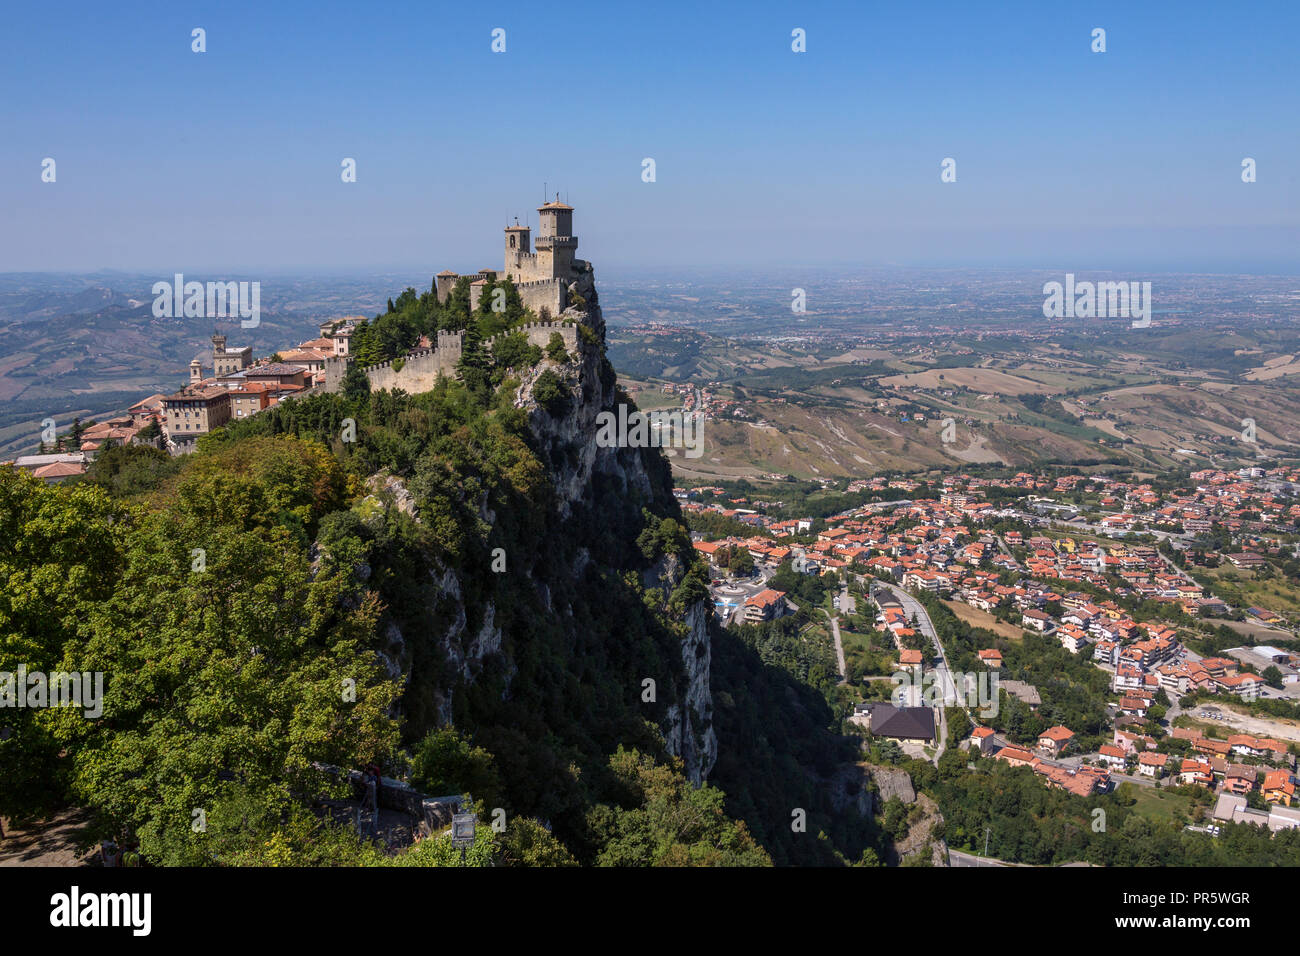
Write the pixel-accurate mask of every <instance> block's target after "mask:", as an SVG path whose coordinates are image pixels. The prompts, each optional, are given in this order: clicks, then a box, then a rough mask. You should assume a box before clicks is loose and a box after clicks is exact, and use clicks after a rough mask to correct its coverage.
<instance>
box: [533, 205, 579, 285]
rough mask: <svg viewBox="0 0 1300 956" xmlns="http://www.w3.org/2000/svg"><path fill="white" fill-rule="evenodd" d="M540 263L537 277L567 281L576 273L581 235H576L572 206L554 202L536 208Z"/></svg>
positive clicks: (538, 263)
mask: <svg viewBox="0 0 1300 956" xmlns="http://www.w3.org/2000/svg"><path fill="white" fill-rule="evenodd" d="M537 223H538V225H537V243H536V247H537V265H538V275H537V276H535V278H538V279H564V280H566V281H567V280H568V278H569V275H570V274H571V273H572V272H573V253H574V252H575V251H576V250H577V248H578V238H577V236H575V235H574V234H573V207H572V206H570V205H568V204H567V203H562V202H560V196H559V194H558V193H557V194H556V196H555V202H548V203H546V204H544V205H541V206H538V207H537Z"/></svg>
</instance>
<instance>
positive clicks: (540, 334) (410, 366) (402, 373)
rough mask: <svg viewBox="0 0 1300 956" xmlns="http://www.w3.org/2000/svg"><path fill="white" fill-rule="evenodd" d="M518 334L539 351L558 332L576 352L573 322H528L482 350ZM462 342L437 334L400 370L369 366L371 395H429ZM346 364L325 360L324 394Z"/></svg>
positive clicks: (450, 369)
mask: <svg viewBox="0 0 1300 956" xmlns="http://www.w3.org/2000/svg"><path fill="white" fill-rule="evenodd" d="M517 332H523V333H524V334H525V335H526V336H527V337H528V344H529V345H537V346H540V347H541V348H546V346H547V344H548V343H549V342H550V341H551V335H552V334H553V333H556V332H558V333H559V334H560V338H562V339H563V340H564V347H565V349H566V350H568V351H569V352H577V351H578V327H577V325H575V324H573V323H572V322H570V323H568V324H565V323H563V322H530V323H529V324H528V325H522V326H520V327H519V328H517V329H510V330H509V331H507V332H503V333H501V335H496V336H493V337H492V338H490V339H488V340H486V341H485V342H484V343H483V347H484V348H485V349H487V350H491V348H492V345H493V343H494V342H496V341H497V339H499V338H503V337H504V336H507V335H514V334H515V333H517ZM464 338H465V333H464V332H439V333H438V336H437V341H436V342H435V344H434V345H433V347H432V348H427V349H420V350H419V351H416V352H411V353H410V354H409V355H407V356H405V358H404V361H403V362H402V363H401V368H400V369H399V368H395V367H394V362H396V361H397V360H396V359H394V360H392V361H388V362H380V363H379V364H378V365H371V366H368V367H367V368H364V369H362V371H363V372H365V373H366V378H368V379H369V380H370V389H371V391H376V392H377V391H381V390H382V389H390V390H391V389H396V388H400V389H401V390H402V391H404V392H406V393H407V394H409V395H414V394H416V393H418V392H428V391H431V390H432V389H433V387H434V386H435V385H436V384H437V382H438V376H439V375H446V376H448V377H452V376H454V375H455V374H456V366H457V365H459V364H460V358H461V353H462V351H463V348H464ZM348 362H349V359H347V358H345V357H342V356H331V357H329V358H327V359H326V360H325V388H324V390H325V391H327V392H337V391H339V389H341V388H342V387H343V376H344V375H346V374H347V370H348Z"/></svg>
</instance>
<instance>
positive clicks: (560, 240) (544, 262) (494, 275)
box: [434, 195, 591, 318]
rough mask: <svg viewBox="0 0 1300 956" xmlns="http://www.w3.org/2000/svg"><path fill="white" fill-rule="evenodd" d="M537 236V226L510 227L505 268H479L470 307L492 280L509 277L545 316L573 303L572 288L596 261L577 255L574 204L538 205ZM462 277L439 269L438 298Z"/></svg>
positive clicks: (444, 298) (442, 299)
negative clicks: (570, 291) (569, 293)
mask: <svg viewBox="0 0 1300 956" xmlns="http://www.w3.org/2000/svg"><path fill="white" fill-rule="evenodd" d="M537 217H538V227H537V242H536V243H532V242H531V239H532V230H531V229H529V228H528V227H527V226H521V225H519V220H518V219H516V220H515V224H514V225H513V226H506V228H505V268H503V269H502V270H500V271H499V272H498V271H497V270H496V269H480V270H479V271H478V272H477V273H475V274H474V279H473V280H472V281H471V282H470V287H469V304H470V308H471V309H473V308H476V307H477V306H478V300H479V297H480V296H482V294H483V288H484V286H486V285H487V283H488V280H489V279H491V280H497V279H504V278H506V277H509V278H510V281H511V282H513V283H514V285H515V288H516V289H518V290H519V297H520V298H521V299H522V300H523V303H524V307H525V308H528V309H532V310H533V311H534V312H536V313H537V314H538V315H539V316H541V317H542V318H547V317H549V316H555V315H559V314H560V313H561V312H563V311H564V309H565V307H566V306H567V305H568V289H569V286H570V285H572V284H573V283H575V282H578V281H580V280H581V279H583V278H584V277H586V276H589V275H590V274H591V263H589V262H585V261H583V260H582V259H576V258H574V253H575V252H576V251H577V249H578V237H577V236H575V235H574V234H573V207H572V206H570V205H568V204H567V203H562V202H560V199H559V196H558V195H557V196H556V198H555V202H548V203H544V204H543V205H541V206H538V207H537ZM459 278H460V275H459V274H458V273H455V272H452V271H450V270H446V269H445V270H443V271H442V272H439V273H438V275H437V276H436V277H435V278H434V284H435V288H436V290H437V293H438V301H439V302H446V301H447V296H449V295H451V290H452V289H453V288H454V287H455V285H456V281H457V280H458V279H459Z"/></svg>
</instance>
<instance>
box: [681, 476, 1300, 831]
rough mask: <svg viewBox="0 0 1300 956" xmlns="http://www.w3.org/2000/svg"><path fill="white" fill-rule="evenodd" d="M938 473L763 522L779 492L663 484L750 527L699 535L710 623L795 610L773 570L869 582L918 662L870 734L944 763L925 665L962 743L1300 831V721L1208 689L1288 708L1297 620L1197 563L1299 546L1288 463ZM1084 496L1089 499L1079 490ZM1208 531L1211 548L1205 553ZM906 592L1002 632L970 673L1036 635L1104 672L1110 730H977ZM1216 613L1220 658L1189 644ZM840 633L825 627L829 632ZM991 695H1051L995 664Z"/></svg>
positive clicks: (778, 506)
mask: <svg viewBox="0 0 1300 956" xmlns="http://www.w3.org/2000/svg"><path fill="white" fill-rule="evenodd" d="M940 481H941V484H940V486H939V487H938V488H937V489H936V488H934V487H930V488H928V489H927V490H928V491H929V493H930V495H931V496H930V497H924V498H912V497H905V498H902V497H896V498H895V500H876V501H868V502H867V503H864V504H863V505H861V506H859V507H855V508H852V509H850V510H849V511H847V512H844V513H840V514H835V515H831V516H829V517H826V518H825V519H817V520H815V519H813V518H811V517H808V518H803V519H798V518H790V517H773V516H772V515H770V514H769V512H776V513H777V514H783V513H784V509H783V507H782V503H781V502H773V501H766V500H755V499H754V498H753V497H751V496H736V495H729V494H728V493H727V492H726V491H725V489H723V488H722V487H720V486H717V485H711V486H710V485H702V486H699V487H694V488H689V489H686V488H679V489H677V491H676V493H677V495H678V497H679V499H680V500H681V501H682V507H683V509H684V510H685V511H686V512H687V513H688V514H693V515H710V514H711V515H713V516H715V517H720V518H725V519H730V520H731V521H733V522H735V523H737V524H738V525H744V526H747V527H749V528H752V529H753V533H752V535H748V536H746V535H742V534H740V533H734V534H731V535H728V536H725V537H716V538H715V539H714V540H704V538H703V536H702V535H698V534H697V535H696V537H697V539H698V540H696V542H695V547H696V549H697V550H698V551H699V552H700V553H701V554H703V555H704V556H705V557H707V558H708V559H709V560H710V563H711V569H712V572H713V573H712V574H711V577H712V578H713V588H712V590H713V593H714V599H715V608H716V611H717V614H718V617H719V619H720V620H721V621H723V623H727V624H741V623H755V622H762V621H768V620H772V619H773V618H774V617H779V616H780V615H782V614H789V613H793V611H792V610H791V606H790V602H789V600H788V595H787V594H784V593H782V592H781V591H779V590H774V589H772V588H771V587H770V586H769V585H768V582H769V581H770V579H771V578H772V577H773V575H774V574H775V573H776V572H777V569H779V568H781V567H782V566H787V567H788V568H789V569H791V570H794V571H797V572H801V573H805V574H813V575H823V576H826V575H829V576H831V577H833V578H835V579H837V580H839V581H842V582H843V587H844V588H845V594H846V595H847V594H848V589H849V588H852V587H855V586H858V585H864V586H865V587H864V588H863V589H862V593H863V594H864V595H869V596H870V597H871V598H872V601H873V603H874V605H875V607H876V609H877V611H878V614H877V615H876V618H875V625H876V627H877V628H878V629H879V630H880V631H881V632H883V634H884V635H887V640H888V643H889V645H890V646H892V647H893V648H894V650H895V651H896V655H897V657H896V663H895V664H894V665H893V666H894V667H895V669H896V670H897V671H899V672H901V673H903V674H911V675H913V676H912V684H911V686H910V688H908V689H909V690H910V691H911V693H910V694H909V693H902V694H899V695H897V696H896V699H893V700H890V701H881V700H873V699H870V698H868V699H866V700H863V701H862V702H860V703H859V704H858V705H857V706H856V708H855V713H854V717H853V720H854V721H855V722H858V723H860V724H861V725H862V726H863V727H865V728H866V729H868V730H869V732H870V733H871V734H872V735H873V736H874V737H877V738H889V739H892V740H894V741H896V742H897V743H898V744H899V745H901V746H902V747H903V748H904V750H905V751H906V752H907V753H909V754H912V755H913V756H918V757H922V758H924V759H935V760H937V758H938V756H939V755H940V754H941V753H942V749H943V741H944V737H945V732H944V731H943V729H942V727H941V726H940V727H938V728H937V727H936V724H938V723H939V720H940V718H941V717H942V714H943V711H944V709H945V708H944V707H942V706H934V704H933V702H931V705H930V706H925V705H923V703H922V701H921V700H920V699H919V695H918V694H917V693H916V691H917V690H918V689H919V687H920V686H921V680H920V679H919V678H921V677H922V676H923V675H925V674H928V673H929V671H930V669H931V668H933V669H935V670H936V671H939V672H940V673H939V674H937V675H932V676H933V677H937V683H938V685H939V686H947V687H950V688H954V689H955V692H949V693H946V694H944V699H943V700H942V701H941V703H943V704H946V705H949V706H951V705H952V704H959V705H962V706H963V707H964V708H965V709H966V710H967V713H968V715H969V717H970V718H971V725H972V726H971V730H970V733H969V735H968V736H967V738H966V739H965V740H964V742H963V746H965V747H968V748H970V751H971V753H972V754H978V755H981V756H985V757H991V758H993V759H995V760H1000V761H1004V762H1007V763H1009V764H1011V765H1013V766H1027V767H1030V768H1031V769H1033V770H1034V772H1035V773H1036V774H1038V775H1039V776H1040V777H1041V779H1042V781H1043V783H1044V785H1045V786H1047V787H1054V788H1059V789H1064V790H1067V791H1069V792H1070V793H1074V794H1077V795H1080V796H1089V795H1092V794H1095V793H1106V792H1110V791H1112V790H1113V789H1114V788H1115V787H1116V786H1117V785H1118V783H1120V782H1124V781H1128V782H1130V783H1132V784H1134V785H1136V786H1144V787H1171V786H1172V787H1177V786H1195V787H1201V788H1206V789H1207V790H1209V791H1212V792H1213V794H1214V795H1215V796H1216V798H1217V800H1216V802H1215V804H1214V806H1213V810H1212V812H1211V813H1210V817H1211V819H1212V820H1213V821H1218V822H1224V821H1236V822H1252V823H1257V824H1260V825H1264V826H1268V827H1269V828H1270V829H1272V830H1278V829H1285V828H1292V827H1296V826H1300V806H1296V807H1294V808H1293V806H1292V805H1293V802H1294V800H1295V792H1296V785H1297V779H1296V777H1295V760H1296V753H1297V749H1298V744H1300V735H1297V734H1295V731H1294V727H1293V726H1292V727H1291V729H1290V730H1289V733H1290V734H1291V736H1290V737H1289V738H1284V737H1281V736H1276V735H1273V734H1271V733H1269V732H1266V729H1267V728H1269V727H1272V726H1273V723H1274V722H1273V721H1270V720H1268V719H1267V718H1266V717H1265V716H1264V715H1259V714H1255V713H1253V712H1251V713H1250V714H1249V715H1243V714H1240V713H1237V712H1235V711H1234V712H1231V713H1229V712H1228V707H1227V706H1226V704H1225V705H1222V706H1217V707H1216V706H1214V705H1213V704H1212V703H1208V702H1207V700H1209V701H1212V700H1214V699H1216V698H1218V699H1223V700H1225V701H1229V700H1236V701H1239V702H1241V704H1243V705H1249V704H1251V703H1252V702H1255V701H1264V700H1270V699H1271V700H1277V701H1281V702H1286V703H1288V704H1290V705H1294V704H1295V703H1297V702H1300V653H1297V652H1296V651H1295V650H1292V649H1289V648H1293V647H1294V646H1295V645H1294V640H1295V633H1294V631H1293V630H1291V626H1290V624H1289V622H1288V619H1287V618H1286V616H1284V615H1283V614H1282V613H1279V612H1277V611H1274V610H1269V609H1266V608H1263V607H1260V606H1257V605H1255V604H1250V605H1246V606H1241V605H1238V604H1235V603H1233V602H1231V601H1229V600H1226V599H1225V598H1224V597H1222V596H1220V595H1219V594H1216V593H1215V591H1214V588H1213V587H1209V586H1207V585H1206V584H1205V583H1203V582H1204V581H1205V579H1206V570H1205V569H1209V568H1224V569H1229V570H1233V571H1238V570H1240V571H1245V572H1251V571H1252V570H1253V569H1258V568H1260V567H1262V566H1264V565H1265V564H1266V562H1267V561H1269V560H1270V559H1271V560H1273V561H1274V562H1277V561H1279V560H1290V559H1293V558H1294V557H1295V554H1296V545H1295V543H1294V542H1295V537H1294V536H1295V532H1296V525H1297V519H1298V518H1300V505H1293V504H1289V503H1288V499H1289V495H1290V494H1292V493H1294V491H1295V489H1296V488H1298V487H1300V473H1298V472H1296V471H1295V470H1291V469H1282V468H1274V469H1267V470H1266V469H1260V468H1249V469H1242V470H1241V471H1240V472H1235V473H1227V472H1220V471H1201V472H1196V473H1194V474H1192V475H1191V477H1190V481H1191V484H1190V486H1188V487H1185V488H1174V489H1168V488H1164V489H1157V488H1156V487H1155V486H1154V485H1151V484H1142V483H1132V482H1126V481H1121V480H1116V479H1113V478H1107V477H1104V476H1098V475H1085V474H1072V475H1065V476H1048V475H1035V474H1029V473H1021V474H1017V475H1015V476H1013V477H1010V478H976V477H974V476H971V475H953V476H949V477H945V478H942V479H941V480H940ZM922 488H923V485H922V483H921V482H919V481H916V480H913V479H910V478H884V477H878V478H873V479H871V480H859V481H854V482H852V483H850V484H849V486H848V488H847V491H848V492H852V493H862V494H863V495H865V496H869V497H871V496H872V493H879V495H880V497H883V496H884V495H886V494H890V495H895V496H897V495H908V496H911V495H913V494H916V493H918V492H919V491H920V490H921V489H922ZM936 492H937V493H936ZM1081 494H1083V495H1084V496H1085V501H1086V505H1085V506H1084V507H1080V506H1078V505H1077V504H1074V503H1073V502H1075V501H1077V500H1079V496H1080V495H1081ZM1011 496H1014V497H1011ZM1085 512H1091V514H1090V515H1089V514H1086V513H1085ZM1211 531H1213V532H1214V536H1213V537H1212V538H1209V537H1207V536H1209V534H1210V532H1211ZM1205 540H1212V541H1213V542H1214V543H1215V544H1216V545H1217V546H1212V547H1206V546H1205V544H1204V541H1205ZM1225 545H1226V546H1225ZM742 551H743V552H744V553H745V554H747V555H748V556H749V558H750V559H752V565H753V572H752V574H745V573H743V572H742V573H730V572H729V570H728V569H725V568H723V567H721V566H719V564H718V555H719V554H720V553H727V552H731V553H732V554H735V553H737V552H742ZM728 563H729V564H731V565H732V566H733V567H734V566H735V565H736V564H737V563H738V562H736V561H735V560H734V559H732V560H731V561H729V562H728ZM787 563H788V564H787ZM748 566H749V565H748V563H745V564H743V565H742V567H744V568H748ZM1197 577H1201V579H1202V580H1201V581H1198V580H1197ZM834 586H835V587H837V588H838V587H840V585H839V584H835V585H834ZM909 595H913V596H915V597H910V596H909ZM917 597H920V598H930V599H936V600H938V601H941V602H943V603H944V605H945V606H947V607H951V608H953V609H954V610H955V612H956V616H957V617H958V618H960V619H961V620H963V621H965V622H966V623H967V624H969V625H971V626H972V627H978V628H982V629H983V630H981V631H979V632H978V633H983V634H989V635H990V636H992V635H997V636H998V641H997V643H999V644H1000V645H1002V649H1000V648H999V647H980V648H978V649H977V650H976V652H975V653H974V654H973V655H972V656H971V660H972V661H973V662H974V665H975V666H976V667H977V668H978V669H980V670H987V671H988V672H989V673H990V674H998V675H1001V674H1002V672H1003V669H1004V663H1003V655H1004V651H1005V650H1006V649H1007V648H1008V646H1014V644H1015V643H1016V642H1017V641H1019V640H1021V639H1022V636H1028V635H1034V636H1037V637H1039V638H1040V639H1047V640H1052V641H1055V642H1057V643H1058V644H1059V646H1060V647H1061V648H1063V649H1064V650H1065V651H1068V652H1069V654H1070V655H1072V658H1073V659H1075V660H1077V661H1078V662H1081V663H1083V664H1085V665H1086V666H1089V667H1092V668H1095V669H1096V670H1097V671H1100V672H1101V673H1103V674H1104V675H1105V685H1106V688H1107V690H1108V698H1109V702H1108V704H1107V707H1106V714H1105V720H1106V723H1107V727H1106V730H1105V732H1104V734H1102V735H1099V734H1097V733H1095V732H1094V733H1092V734H1090V735H1089V740H1090V744H1089V746H1087V747H1086V748H1085V747H1083V746H1081V745H1080V742H1079V741H1080V738H1081V737H1082V736H1084V735H1083V734H1082V733H1080V731H1079V728H1071V727H1068V726H1064V725H1057V726H1050V727H1047V728H1046V729H1044V730H1043V731H1042V732H1041V733H1039V734H1038V736H1037V738H1036V740H1031V741H1022V742H1012V741H1010V740H1007V739H1006V738H1005V735H1003V734H1001V733H999V732H998V731H997V730H995V729H994V728H993V727H990V726H987V725H986V724H985V723H983V722H982V721H981V718H980V716H979V713H978V712H977V711H976V709H975V708H973V707H968V706H966V704H969V702H970V701H969V700H968V699H967V700H966V702H965V703H963V694H962V691H961V690H960V688H959V686H958V685H957V684H955V683H954V678H955V677H957V675H955V673H954V672H952V671H951V670H950V669H949V668H948V659H949V658H951V657H952V655H953V654H954V648H953V647H951V646H949V647H947V648H944V647H942V646H940V642H939V640H938V639H937V638H935V639H933V641H932V642H928V641H927V638H931V637H932V636H933V634H934V628H933V625H932V624H931V623H930V622H929V620H928V615H927V613H926V610H925V608H924V607H922V606H921V604H920V603H918V602H917V600H916V598H917ZM905 604H906V605H907V606H904V605H905ZM828 613H834V611H833V610H832V611H831V612H828ZM1226 622H1233V623H1234V624H1235V625H1236V626H1237V627H1240V628H1242V630H1241V639H1240V640H1239V641H1237V642H1233V643H1232V644H1231V646H1223V647H1221V649H1219V650H1217V651H1216V652H1215V653H1204V654H1203V653H1198V652H1197V651H1196V650H1194V649H1193V648H1192V647H1190V646H1188V642H1190V643H1191V644H1195V645H1197V646H1202V642H1203V641H1204V640H1205V639H1207V638H1208V637H1210V636H1212V635H1213V636H1215V637H1216V638H1217V639H1218V641H1219V644H1223V643H1225V642H1226V641H1225V639H1223V638H1222V636H1221V632H1222V631H1227V628H1226V627H1224V624H1225V623H1226ZM1216 628H1218V629H1220V633H1219V634H1216V633H1215V629H1216ZM839 632H840V628H839V627H838V626H836V629H835V633H836V640H837V641H838V640H839ZM1227 633H1233V632H1232V631H1227ZM1270 640H1275V641H1276V642H1277V643H1278V644H1282V645H1286V646H1282V647H1279V646H1275V644H1273V643H1270ZM931 648H932V649H933V650H937V651H938V656H937V657H936V656H934V655H933V654H931V653H929V649H931ZM923 649H924V650H923ZM1202 649H1203V650H1204V647H1203V646H1202ZM945 651H946V653H945ZM1006 676H1008V677H1009V676H1010V675H1006ZM872 679H873V678H871V677H865V678H863V681H864V682H869V681H871V680H872ZM875 679H877V680H878V679H881V678H875ZM969 679H970V678H967V680H968V681H969ZM868 686H869V685H868ZM1000 689H1001V690H1002V691H1004V692H1005V693H1006V695H1007V698H1008V699H1011V698H1014V699H1015V700H1016V702H1017V704H1018V705H1023V706H1024V707H1027V708H1028V709H1029V710H1030V711H1033V712H1036V711H1038V710H1039V709H1040V707H1041V706H1042V705H1043V703H1044V701H1043V699H1042V697H1041V696H1040V691H1039V688H1038V687H1035V686H1034V685H1033V684H1029V683H1027V682H1024V681H1019V680H1010V679H1005V678H1004V679H1002V680H1001V682H1000ZM995 697H996V694H995ZM1048 702H1049V703H1051V701H1050V699H1049V701H1048ZM1180 702H1187V703H1188V705H1189V706H1188V708H1187V709H1186V710H1183V709H1182V708H1181V707H1180ZM1180 716H1183V717H1184V718H1185V719H1184V720H1180V721H1178V723H1179V724H1182V723H1187V722H1190V723H1192V724H1195V725H1197V726H1192V727H1184V726H1176V725H1175V720H1176V718H1179V717H1180ZM1201 725H1205V726H1206V727H1210V726H1212V727H1214V728H1216V730H1215V731H1214V732H1213V734H1212V733H1210V732H1207V730H1206V729H1203V727H1202V726H1201ZM1234 725H1235V726H1234ZM1261 728H1262V729H1261ZM1212 825H1214V824H1211V826H1212Z"/></svg>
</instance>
